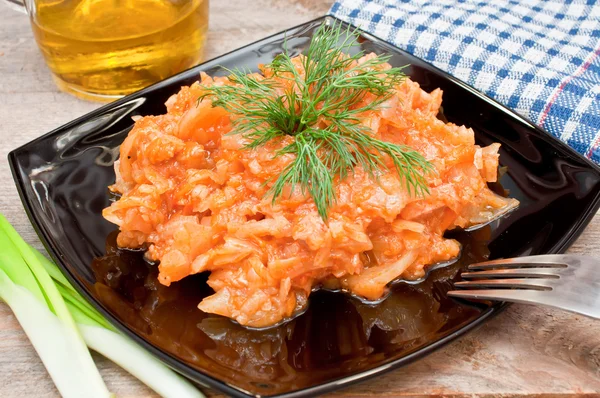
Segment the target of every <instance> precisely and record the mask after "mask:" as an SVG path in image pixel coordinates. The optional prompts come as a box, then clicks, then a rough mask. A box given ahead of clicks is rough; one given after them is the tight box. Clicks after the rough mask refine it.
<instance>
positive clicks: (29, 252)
mask: <svg viewBox="0 0 600 398" xmlns="http://www.w3.org/2000/svg"><path fill="white" fill-rule="evenodd" d="M0 299H2V300H4V301H5V302H6V304H8V306H9V307H10V308H11V309H12V311H13V313H14V314H15V316H16V318H17V320H18V321H19V323H20V324H21V326H22V327H23V330H24V331H25V333H26V334H27V336H28V337H29V340H30V341H31V343H32V344H33V346H34V348H35V350H36V351H37V353H38V355H39V356H40V358H41V360H42V362H43V363H44V366H45V367H46V369H47V370H48V373H49V374H50V377H51V378H52V380H53V381H54V384H55V385H56V387H57V389H58V391H59V392H60V393H61V395H62V396H63V397H66V398H69V397H81V396H82V394H85V396H86V397H108V396H111V394H110V393H109V391H108V389H107V388H106V386H105V384H104V382H103V381H102V378H101V376H100V373H99V372H98V369H97V368H96V365H95V364H94V361H93V360H92V357H91V355H90V352H89V351H88V349H87V347H89V348H90V349H92V350H94V351H96V352H98V353H100V354H102V355H103V356H105V357H106V358H108V359H110V360H112V361H113V362H115V363H116V364H118V365H120V366H121V367H122V368H123V369H125V370H127V371H128V372H129V373H131V374H132V375H134V376H135V377H137V378H138V379H139V380H140V381H142V382H143V383H145V384H146V385H147V386H148V387H150V388H152V389H153V390H154V391H156V392H157V393H158V394H160V395H162V396H163V397H182V398H187V397H190V398H200V397H203V395H202V393H201V392H200V391H199V390H198V389H197V388H195V387H194V386H193V385H192V384H191V383H189V382H187V381H186V380H185V379H183V378H182V377H181V376H179V375H178V374H176V373H175V372H173V371H172V370H170V369H169V368H168V367H166V366H165V365H163V364H162V363H161V362H159V361H158V360H157V359H155V358H154V357H153V356H151V355H150V354H149V353H148V352H146V351H145V350H144V349H142V348H141V347H140V346H138V345H137V344H135V343H134V342H133V341H131V340H130V339H129V338H127V337H126V336H124V335H122V334H121V333H120V332H118V331H117V330H116V329H115V328H114V327H113V326H111V325H110V323H108V321H107V320H106V319H105V318H104V317H103V316H102V315H101V314H100V313H99V312H98V311H96V309H95V308H93V307H92V306H91V305H90V304H89V303H88V302H87V301H86V300H85V299H84V298H83V297H82V296H81V295H80V294H79V293H78V292H77V291H76V290H75V289H74V288H73V286H72V285H71V284H70V283H69V281H68V280H67V279H66V278H65V277H64V275H63V274H62V273H61V271H60V270H59V268H58V267H57V266H56V265H55V264H54V263H52V262H51V261H50V260H48V259H47V258H46V257H44V256H43V255H42V254H41V253H40V252H38V251H37V250H35V249H34V248H33V247H31V246H29V245H28V244H27V243H26V242H25V241H24V240H23V239H22V238H21V236H19V234H18V233H17V231H15V229H14V228H13V227H12V225H10V223H9V222H8V221H7V220H6V218H4V216H2V215H1V214H0ZM86 346H87V347H86Z"/></svg>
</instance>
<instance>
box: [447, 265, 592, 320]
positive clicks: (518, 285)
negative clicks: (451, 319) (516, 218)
mask: <svg viewBox="0 0 600 398" xmlns="http://www.w3.org/2000/svg"><path fill="white" fill-rule="evenodd" d="M469 270H471V271H474V272H463V273H462V275H461V276H462V277H463V278H464V279H468V281H462V282H456V283H455V284H454V286H455V287H460V288H467V290H451V291H449V292H448V296H451V297H456V298H464V299H478V300H497V301H512V302H517V303H529V304H543V305H549V306H552V307H556V308H561V309H563V310H567V311H572V312H576V313H579V314H582V315H586V316H589V317H592V318H596V319H600V260H599V259H596V258H594V257H591V256H580V255H574V254H547V255H540V256H527V257H517V258H508V259H502V260H493V261H484V262H481V263H477V264H471V265H470V266H469ZM473 288H484V289H476V290H473Z"/></svg>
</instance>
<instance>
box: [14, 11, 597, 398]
mask: <svg viewBox="0 0 600 398" xmlns="http://www.w3.org/2000/svg"><path fill="white" fill-rule="evenodd" d="M327 20H333V21H339V22H342V23H343V24H345V25H348V26H350V27H352V28H356V29H357V31H358V32H359V33H360V34H361V35H363V36H365V37H367V38H368V39H369V40H371V41H376V42H378V43H379V44H384V45H385V46H387V47H388V48H389V49H391V50H393V51H394V52H398V53H401V54H403V55H407V56H409V57H411V58H415V59H419V60H420V61H421V62H424V63H427V64H428V65H429V66H430V67H431V68H432V69H434V70H435V71H436V72H437V73H439V74H441V75H443V76H444V77H445V78H447V79H448V80H450V81H452V82H453V83H455V84H457V85H459V86H460V87H461V88H462V89H465V90H467V91H469V92H470V93H472V94H474V95H476V96H477V97H478V98H479V99H481V100H484V101H486V102H489V103H491V104H492V105H494V106H495V107H496V108H498V109H500V110H501V111H503V112H504V113H506V114H508V115H509V116H510V117H511V118H513V119H517V120H519V121H521V122H523V123H525V124H527V126H528V127H529V128H530V129H533V130H536V131H537V132H538V133H543V134H544V136H545V138H546V139H548V140H550V141H551V142H552V143H553V144H554V145H557V146H559V147H560V148H562V149H564V150H566V151H567V152H569V153H570V154H571V155H574V156H575V157H578V158H579V159H580V160H583V161H584V162H585V163H586V164H587V165H588V166H590V168H591V169H593V170H594V171H595V172H596V173H598V175H600V166H599V165H597V164H595V163H594V162H592V161H591V160H590V159H587V158H586V157H584V156H583V155H581V154H580V153H578V152H577V151H575V150H574V149H573V148H571V147H570V146H569V145H567V144H566V143H564V142H562V141H561V140H559V139H558V138H556V137H554V136H553V135H551V134H550V133H548V132H546V131H545V130H544V129H542V128H541V127H539V126H537V125H536V124H534V123H533V122H532V121H531V120H529V119H528V118H526V117H524V116H522V115H520V114H518V113H516V112H515V111H513V110H512V109H509V108H508V107H506V106H505V105H503V104H501V103H499V102H498V101H496V100H495V99H493V98H490V97H489V96H487V95H486V94H485V93H483V92H481V91H479V90H477V89H475V88H474V87H472V86H470V85H468V84H467V83H465V82H463V81H462V80H460V79H458V78H456V77H454V76H452V75H450V74H449V73H447V72H445V71H443V70H442V69H440V68H438V67H436V66H435V65H433V64H431V63H430V62H428V61H426V60H423V59H421V58H419V57H416V56H415V55H413V54H410V53H409V52H407V51H405V50H402V49H400V48H399V47H396V46H395V45H394V44H392V43H390V42H388V41H386V40H385V39H381V38H379V37H377V36H375V35H373V34H371V33H369V32H366V31H363V30H362V29H360V28H357V27H356V26H355V25H353V24H351V23H348V22H345V21H342V20H341V19H339V18H336V17H334V16H331V15H324V16H321V17H318V18H315V19H313V20H310V21H307V22H305V23H302V24H299V25H296V26H293V27H290V28H287V29H285V30H283V31H280V32H277V33H274V34H272V35H269V36H266V37H264V38H261V39H259V40H256V41H254V42H251V43H249V44H246V45H244V46H242V47H239V48H236V49H233V50H231V51H229V52H227V53H224V54H221V55H219V56H217V57H214V58H212V59H210V60H207V61H205V62H202V63H201V64H198V65H195V66H193V67H191V68H189V69H187V70H185V71H182V72H180V73H178V74H176V75H174V76H171V77H169V78H167V79H164V80H161V81H159V82H157V83H155V84H153V85H151V86H149V87H146V88H144V89H142V90H140V91H137V92H135V93H133V94H130V95H127V96H125V97H123V98H120V99H118V100H116V101H114V102H110V103H108V104H105V105H103V106H101V107H99V108H97V109H95V110H93V111H91V112H88V113H86V114H84V115H82V116H79V117H77V118H75V119H73V120H71V121H69V122H67V123H65V124H63V125H61V126H59V127H57V128H55V129H53V130H51V131H49V132H48V133H45V134H43V135H41V136H39V137H37V138H35V139H33V140H31V141H29V142H27V143H25V144H23V145H21V146H19V147H17V148H16V149H13V150H12V151H10V152H9V153H8V156H7V157H8V163H9V166H10V169H11V173H12V176H13V180H14V181H15V185H16V187H17V191H18V193H19V198H20V199H21V202H22V203H23V208H24V210H25V212H26V214H27V217H28V219H29V221H30V222H31V224H32V226H33V228H34V230H35V232H36V234H37V235H38V238H39V239H40V241H41V242H42V244H43V246H44V248H45V249H46V251H47V252H48V254H49V255H50V257H51V258H52V259H53V260H54V262H55V263H56V264H57V265H58V266H59V267H60V269H61V271H62V272H63V274H64V275H65V276H66V277H67V279H68V280H69V282H71V284H72V285H73V286H74V287H75V288H76V289H77V291H78V292H79V293H80V294H82V295H83V296H84V297H85V298H86V299H87V301H88V302H89V303H90V304H91V305H93V306H94V308H96V309H97V310H98V311H99V312H100V313H101V314H102V315H103V316H104V317H105V318H106V319H107V320H108V321H109V322H110V323H111V324H112V325H113V326H115V327H116V328H117V329H118V330H119V331H121V332H122V333H124V334H125V335H126V336H128V337H130V338H132V339H133V340H134V341H135V342H136V343H138V344H140V345H141V346H142V347H143V348H144V349H146V350H147V351H148V352H149V353H151V354H152V355H153V356H154V357H155V358H157V359H158V360H160V361H161V362H162V363H164V364H165V365H167V366H168V367H169V368H171V369H172V370H174V371H176V372H177V373H179V374H182V375H183V376H185V377H186V378H188V379H190V380H191V381H192V382H195V383H197V384H200V385H202V386H204V387H209V388H214V389H216V390H219V391H221V392H224V393H226V394H229V395H231V396H233V397H237V398H248V397H259V396H262V397H270V398H275V397H278V398H300V397H308V396H313V395H314V394H323V393H326V392H330V391H334V390H337V389H340V388H344V387H348V386H350V385H353V384H356V383H358V382H362V381H365V380H367V379H370V378H373V377H375V376H378V375H381V374H384V373H387V372H389V371H392V370H394V369H397V368H400V367H401V366H404V365H407V364H409V363H411V362H413V361H415V360H417V359H419V358H421V357H424V356H426V355H428V354H431V353H432V352H434V351H435V350H437V349H439V348H441V347H443V346H444V345H446V344H448V343H449V342H451V341H453V340H455V339H457V338H458V337H460V336H463V335H465V334H467V333H468V332H470V331H472V330H473V329H475V328H477V327H478V326H480V325H482V324H483V323H484V322H486V321H487V320H489V319H491V318H493V317H494V316H496V315H497V314H499V313H500V312H502V311H503V310H504V309H505V308H507V307H508V306H509V304H508V303H505V302H499V303H496V304H493V305H492V306H490V307H489V308H488V309H486V310H484V311H483V312H482V313H481V314H480V315H479V316H478V317H477V318H476V319H474V320H473V321H471V322H469V323H467V324H465V325H463V326H462V327H460V328H458V329H457V330H455V331H453V332H451V333H450V334H448V335H447V336H445V337H443V338H441V339H439V340H436V341H433V342H431V343H430V344H428V345H426V346H424V347H421V348H419V349H418V350H416V351H413V352H411V353H409V354H407V355H405V356H403V357H401V358H398V359H395V360H393V361H391V362H389V363H386V364H383V365H379V366H376V367H374V368H372V369H369V370H366V371H362V372H357V373H354V374H352V375H347V376H342V377H339V378H334V379H331V380H328V381H326V382H323V383H320V384H317V385H314V386H310V387H307V388H303V389H299V390H295V391H290V392H285V393H280V394H272V395H260V394H253V393H250V392H248V391H244V390H243V389H242V388H241V387H234V386H233V384H230V383H227V382H225V381H222V380H220V379H219V378H217V377H213V376H210V375H209V374H205V373H203V372H202V371H200V370H197V369H195V368H193V367H192V366H189V365H187V364H185V363H184V362H183V361H181V360H179V359H178V358H176V357H175V356H174V355H172V354H170V353H168V352H166V351H164V350H162V349H160V348H158V347H156V346H154V345H153V344H151V343H150V342H148V341H146V340H145V339H143V338H142V337H141V336H139V335H138V334H137V333H135V331H134V330H132V329H130V328H128V327H127V326H126V325H125V324H123V323H122V322H121V321H119V319H118V318H116V317H115V316H113V315H112V314H111V313H109V312H108V310H107V309H106V308H104V306H103V305H101V303H100V302H98V301H97V300H96V299H95V298H94V297H93V296H91V294H89V292H88V289H87V288H86V287H85V286H84V284H83V283H81V282H80V281H79V279H78V278H76V277H75V276H74V275H73V274H72V273H71V271H69V268H68V267H67V266H66V263H65V262H64V260H63V258H62V256H61V255H60V251H59V250H58V248H57V247H56V245H55V243H54V242H53V241H54V239H51V238H50V236H49V234H48V233H47V231H46V229H45V228H44V227H43V226H44V224H43V223H42V222H41V220H40V219H39V217H38V216H37V214H36V213H37V212H36V211H35V210H34V206H33V203H32V201H31V199H30V198H29V197H28V196H27V194H26V193H25V181H24V179H23V178H22V177H23V176H22V175H21V173H20V170H19V166H20V165H21V164H20V162H19V155H20V153H22V152H24V151H26V150H27V148H28V147H30V146H33V145H36V144H37V143H38V142H41V141H45V140H47V139H49V138H50V137H52V136H54V135H57V134H58V133H60V132H61V131H62V130H64V129H66V128H70V127H73V126H76V125H78V124H80V123H81V122H83V121H85V120H87V119H89V118H91V117H95V116H98V115H100V114H103V113H105V112H106V111H107V110H109V109H111V108H114V107H118V106H120V105H122V104H124V103H126V102H128V101H131V100H132V99H134V98H137V97H140V96H143V95H144V94H146V93H147V92H150V91H153V90H154V87H155V86H157V85H167V84H170V83H169V82H170V81H171V80H173V81H176V80H178V78H179V77H180V76H181V75H183V74H185V73H189V72H190V71H191V70H193V69H196V68H199V67H202V66H205V65H207V64H210V63H214V62H215V61H218V60H219V59H221V58H223V57H226V56H228V55H231V54H234V53H236V52H238V51H241V50H244V49H246V48H248V47H251V46H255V45H257V44H259V43H261V42H266V41H268V40H269V39H272V38H274V37H276V36H279V35H281V34H285V33H286V32H289V31H294V30H299V29H302V28H304V27H308V26H310V25H313V24H316V23H323V22H324V21H327ZM599 208H600V190H599V191H598V193H597V194H596V196H595V197H594V198H593V200H592V201H591V203H590V205H589V206H588V208H587V209H586V210H585V211H584V212H583V213H582V215H581V216H580V217H579V218H578V219H577V222H576V224H575V225H574V226H573V227H572V228H571V230H570V231H568V233H567V234H565V236H564V237H563V239H561V240H560V241H559V242H557V244H555V245H554V246H553V247H552V248H550V250H548V254H555V253H562V252H564V251H565V250H566V249H567V248H569V247H570V246H571V245H572V244H573V242H574V241H575V240H576V239H577V238H578V237H579V236H580V235H581V233H582V232H583V231H584V229H585V227H586V226H587V225H588V224H589V223H590V221H591V220H592V219H593V217H594V216H595V214H596V212H597V211H598V209H599Z"/></svg>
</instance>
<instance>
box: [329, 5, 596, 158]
mask: <svg viewBox="0 0 600 398" xmlns="http://www.w3.org/2000/svg"><path fill="white" fill-rule="evenodd" d="M330 14H332V15H334V16H336V17H337V18H339V19H342V20H344V21H347V22H349V23H351V24H353V25H355V26H358V27H360V28H362V29H363V30H366V31H368V32H370V33H371V34H373V35H375V36H377V37H379V38H381V39H383V40H386V41H388V42H390V43H393V44H395V45H396V46H398V47H400V48H402V49H404V50H406V51H408V52H410V53H412V54H414V55H416V56H417V57H419V58H422V59H425V60H426V61H428V62H430V63H432V64H433V65H435V66H437V67H439V68H441V69H443V70H445V71H447V72H448V73H450V74H451V75H454V76H455V77H457V78H459V79H461V80H463V81H465V82H466V83H468V84H470V85H471V86H473V87H475V88H477V89H478V90H480V91H482V92H484V93H486V94H487V95H489V96H490V97H492V98H494V99H496V100H497V101H499V102H501V103H503V104H505V105H507V106H508V107H509V108H512V109H514V110H515V111H516V112H518V113H520V114H521V115H523V116H525V117H527V118H528V119H530V120H532V121H533V122H534V123H537V124H538V125H539V126H541V127H543V128H544V129H545V130H547V131H548V132H549V133H550V134H553V135H554V136H556V137H558V138H560V139H561V140H563V141H564V142H566V143H567V144H568V145H570V146H571V147H573V148H574V149H575V150H577V151H578V152H579V153H581V154H583V155H584V156H585V157H587V158H589V159H592V160H593V161H595V162H597V163H600V56H599V55H600V2H598V4H596V1H595V0H541V1H540V0H520V1H515V0H511V1H507V0H483V1H481V0H479V1H477V0H431V1H427V0H402V1H400V0H397V1H394V0H338V1H336V2H335V3H334V5H333V7H332V8H331V11H330Z"/></svg>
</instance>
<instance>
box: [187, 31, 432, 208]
mask: <svg viewBox="0 0 600 398" xmlns="http://www.w3.org/2000/svg"><path fill="white" fill-rule="evenodd" d="M355 46H356V31H350V30H349V29H343V28H342V25H341V24H334V25H332V26H328V25H322V26H321V27H319V28H318V30H317V31H316V32H315V34H314V36H313V38H312V40H311V42H310V45H309V47H308V49H307V51H306V53H305V55H304V57H302V58H300V62H301V66H302V68H297V67H296V64H295V63H294V60H293V58H292V56H290V54H289V53H288V51H287V48H286V50H285V51H284V53H282V54H280V55H278V56H276V57H275V59H274V60H273V61H272V63H271V64H270V65H269V68H270V70H271V73H272V76H269V77H265V76H263V75H259V74H251V73H249V72H248V71H243V70H227V71H228V73H229V74H230V75H229V80H230V81H231V82H232V83H234V85H223V86H220V85H212V86H204V87H203V88H204V89H205V90H206V91H205V94H204V95H203V96H202V97H201V98H200V99H199V100H202V99H203V98H205V97H207V96H208V97H210V99H211V100H212V104H213V106H220V107H223V108H225V109H226V110H227V111H229V112H230V113H232V114H234V115H235V118H234V120H233V123H234V131H233V133H235V134H242V135H243V136H244V137H245V138H247V139H248V140H249V143H248V144H247V148H250V149H252V148H256V147H260V146H262V145H264V144H266V143H267V142H269V141H271V140H273V139H276V138H280V137H282V136H284V135H290V136H293V137H294V140H293V142H292V143H290V144H289V145H287V146H285V147H284V148H282V149H280V150H279V151H277V152H276V153H275V156H281V155H283V154H294V155H296V156H295V160H293V161H292V162H291V163H290V164H288V165H287V167H285V169H284V170H282V172H281V174H280V175H279V176H278V177H277V179H276V180H275V181H274V183H273V184H272V186H271V188H270V190H269V194H272V198H273V202H275V201H276V200H277V198H279V197H280V196H281V195H282V194H283V192H284V188H285V187H286V186H288V185H289V186H290V187H291V190H290V192H292V191H293V189H294V187H295V186H300V189H301V192H302V193H303V194H304V195H306V194H307V193H308V194H310V196H311V197H312V198H313V200H314V202H315V205H316V207H317V211H318V213H319V215H320V216H321V217H322V218H323V219H324V220H327V213H328V210H329V208H330V207H331V206H332V205H333V204H334V203H335V201H336V195H335V187H334V183H335V181H336V179H339V180H343V179H344V178H346V177H347V176H348V174H349V173H352V172H353V170H354V169H355V168H356V167H357V166H358V165H360V166H361V167H362V168H363V169H364V170H365V171H366V172H367V173H368V174H369V176H370V177H371V178H373V179H375V180H377V179H378V176H379V175H380V174H381V172H382V171H384V170H388V169H389V166H388V164H392V165H393V168H394V169H395V171H396V172H397V173H398V176H399V177H400V180H401V181H404V183H405V186H406V189H407V191H408V192H409V194H416V195H423V194H425V193H428V192H429V191H428V187H427V183H426V180H425V177H424V176H425V174H427V173H429V172H431V171H432V170H433V168H432V166H431V164H430V163H429V162H428V161H427V160H426V159H425V158H424V157H423V156H422V155H421V154H419V153H418V152H416V151H414V150H412V149H411V148H409V147H407V146H404V145H398V144H394V143H391V142H386V141H382V140H379V139H377V138H375V137H373V136H372V135H371V132H370V130H369V128H368V127H367V126H365V125H364V124H362V123H361V117H362V116H363V115H364V114H365V113H366V112H369V111H372V110H375V109H377V108H378V107H380V106H381V105H382V103H383V102H385V101H386V100H388V99H389V98H390V97H391V96H392V95H393V93H394V87H395V86H396V85H397V84H399V83H400V82H401V81H402V79H404V78H405V76H404V74H403V72H402V69H403V68H397V67H394V68H384V67H383V64H385V63H386V62H388V60H389V59H390V56H388V55H383V56H377V57H375V58H372V59H368V60H366V61H364V62H362V63H361V64H360V65H359V64H358V63H357V62H356V61H358V59H359V58H361V57H362V56H364V53H363V52H362V51H360V52H355V53H354V54H348V53H349V52H351V50H352V48H353V47H355ZM282 82H283V83H282ZM367 96H370V97H373V98H369V99H368V100H365V99H366V97H367ZM364 100H365V101H364Z"/></svg>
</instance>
